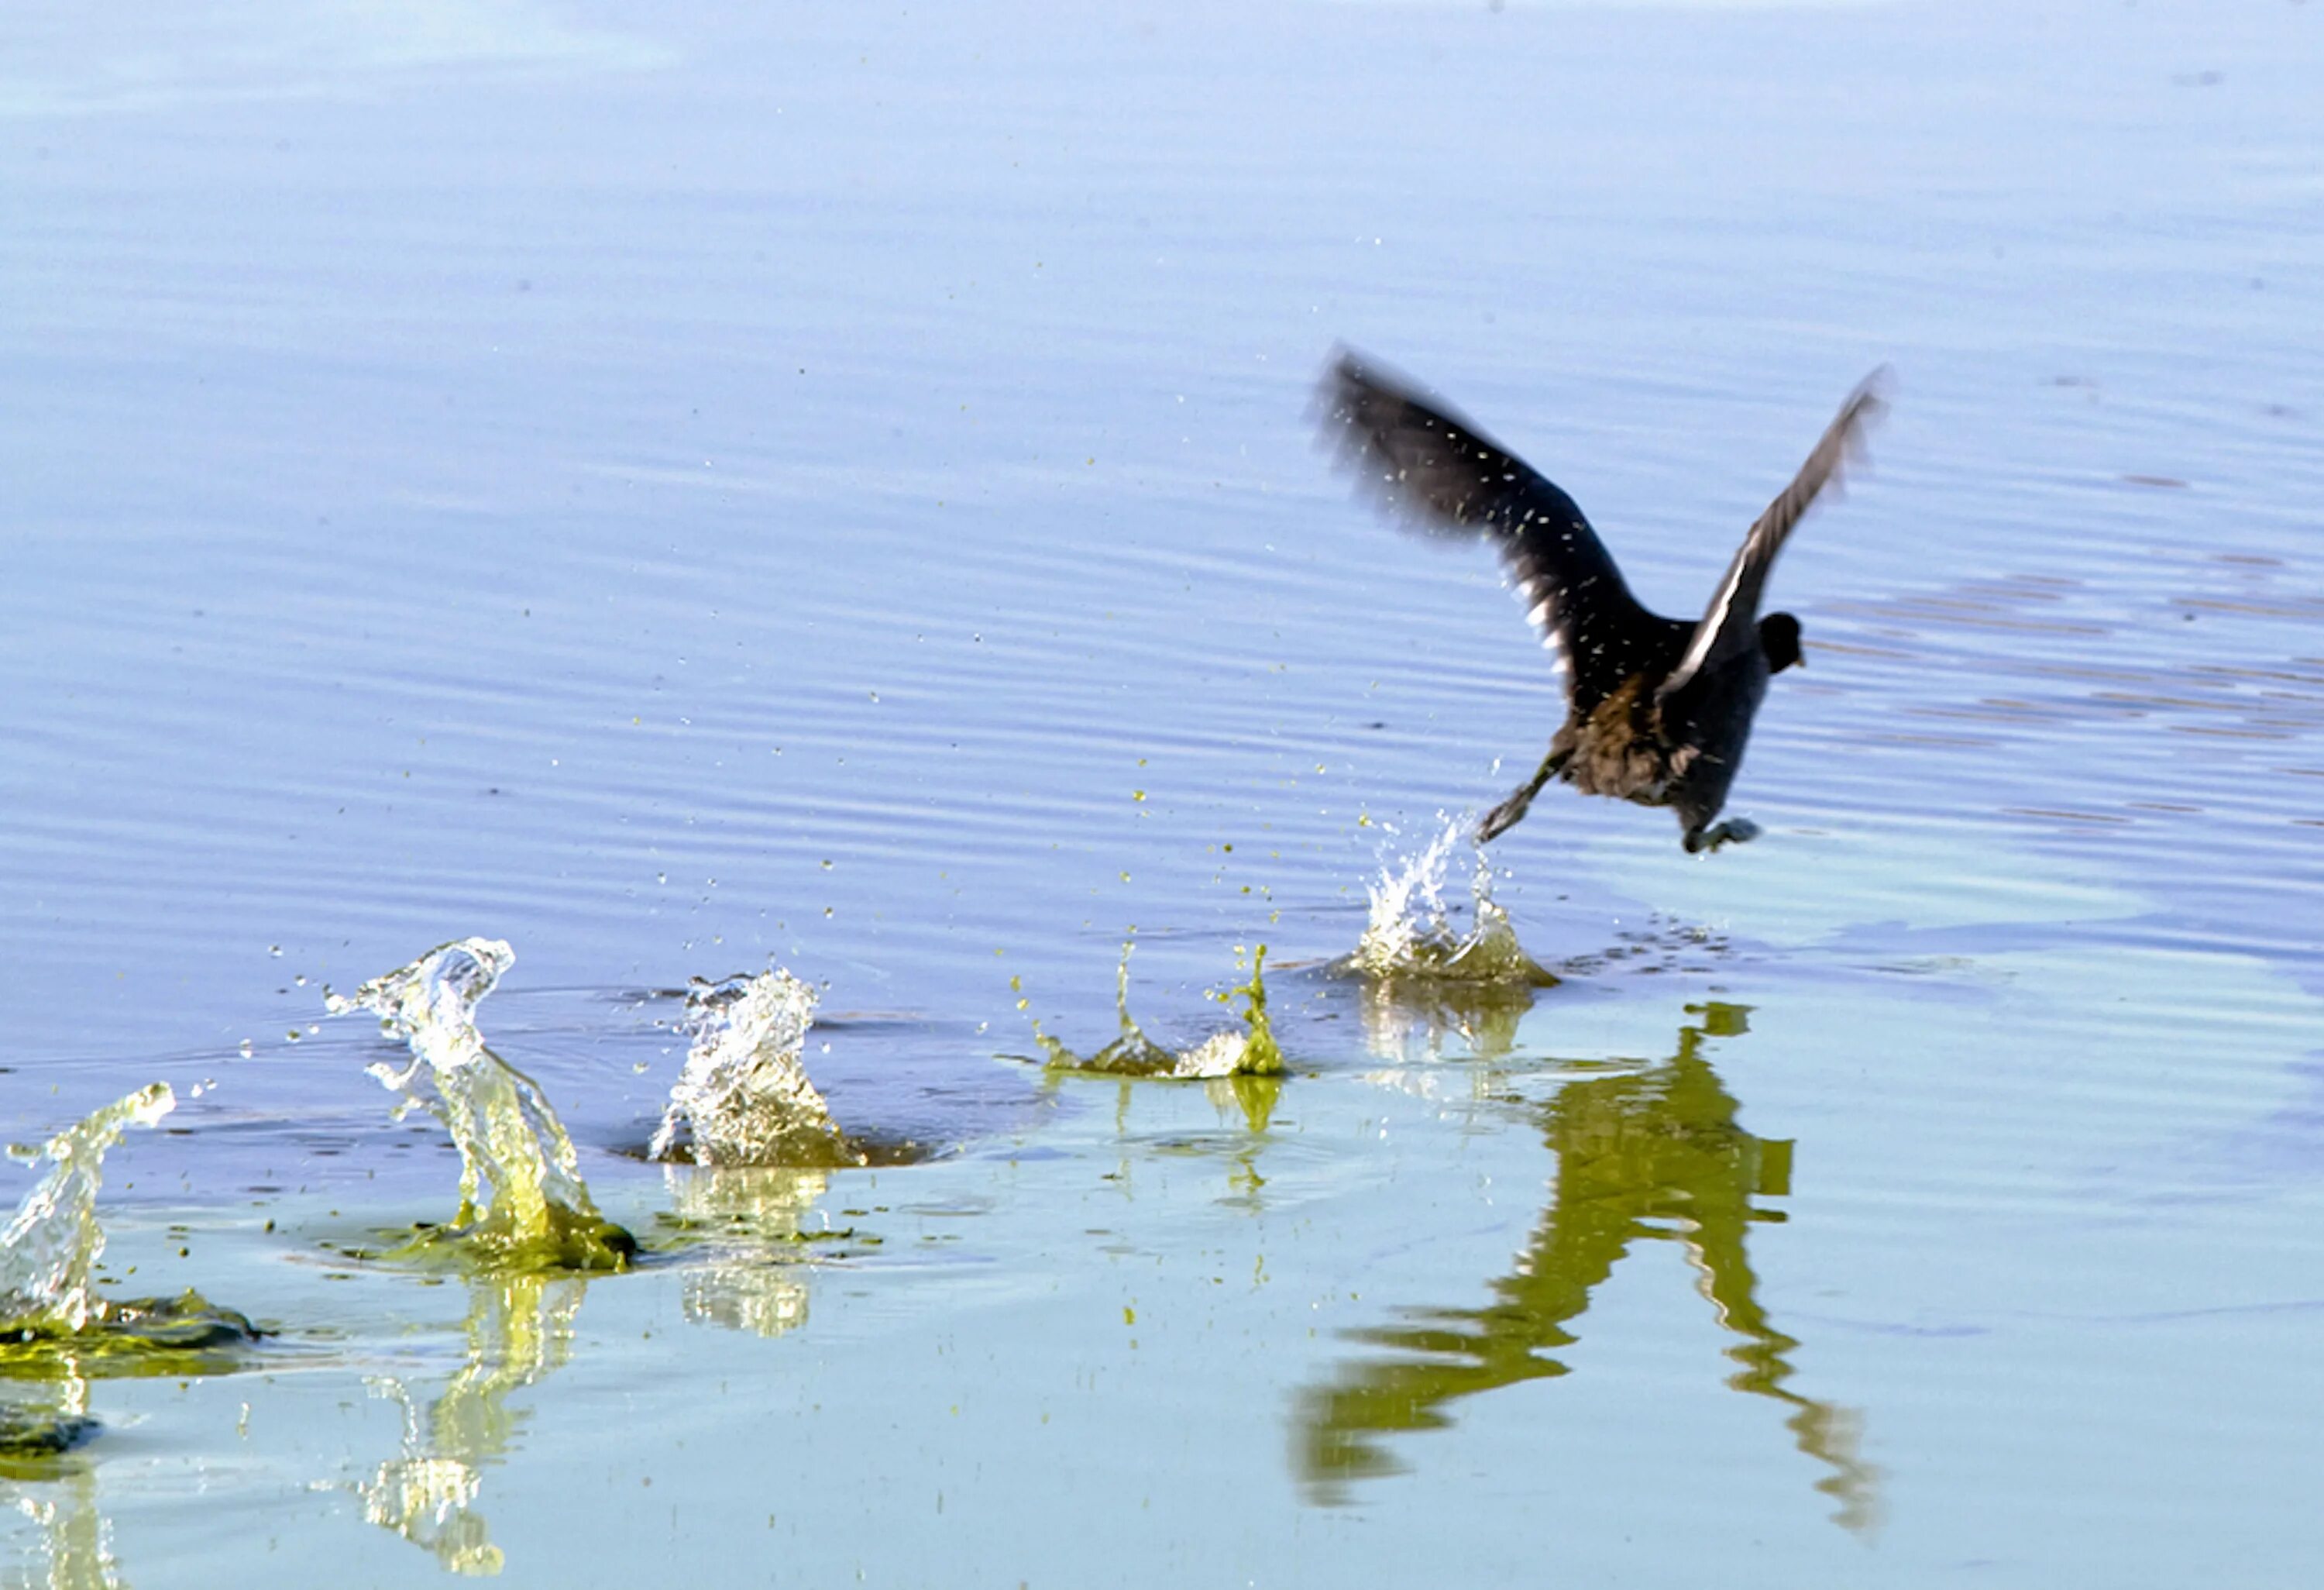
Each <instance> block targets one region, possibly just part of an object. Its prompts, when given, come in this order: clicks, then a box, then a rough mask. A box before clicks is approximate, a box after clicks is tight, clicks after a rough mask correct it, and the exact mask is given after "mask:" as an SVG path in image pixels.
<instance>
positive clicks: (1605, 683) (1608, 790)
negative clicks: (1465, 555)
mask: <svg viewBox="0 0 2324 1590" xmlns="http://www.w3.org/2000/svg"><path fill="white" fill-rule="evenodd" d="M1890 380H1891V377H1890V374H1889V372H1888V370H1887V367H1886V366H1885V365H1884V366H1882V367H1881V368H1879V369H1877V370H1875V371H1873V373H1872V374H1869V375H1867V377H1865V379H1864V380H1863V381H1862V382H1860V383H1859V384H1858V385H1857V387H1856V390H1855V391H1853V392H1851V393H1849V396H1848V401H1847V402H1843V403H1842V404H1841V405H1840V412H1839V414H1838V415H1837V416H1836V417H1835V418H1834V419H1833V420H1832V421H1831V425H1830V426H1829V427H1827V428H1826V430H1824V433H1823V436H1822V437H1821V439H1819V440H1818V441H1817V443H1816V445H1815V448H1814V450H1813V451H1812V452H1810V453H1809V454H1808V457H1807V462H1805V463H1804V464H1803V465H1801V466H1800V469H1799V472H1798V473H1797V474H1796V475H1794V476H1793V477H1792V482H1791V484H1790V485H1787V486H1785V487H1784V489H1783V490H1782V491H1781V492H1780V493H1778V494H1777V495H1776V496H1775V500H1774V501H1773V502H1771V503H1769V504H1767V508H1766V512H1765V513H1761V514H1760V515H1759V517H1758V519H1757V521H1756V522H1754V523H1753V524H1752V526H1751V528H1750V531H1749V532H1748V533H1747V534H1746V535H1745V536H1744V538H1743V544H1742V546H1741V548H1739V549H1738V550H1737V552H1736V554H1735V559H1734V561H1733V562H1732V563H1730V564H1729V566H1728V569H1727V576H1726V578H1724V579H1722V580H1721V581H1720V584H1719V588H1718V590H1717V591H1715V592H1714V593H1712V596H1711V603H1710V605H1709V606H1708V607H1706V608H1705V609H1704V610H1703V615H1702V616H1701V618H1700V619H1697V620H1694V621H1693V622H1692V623H1689V622H1686V621H1683V620H1680V619H1675V618H1665V617H1663V616H1662V615H1659V614H1656V613H1653V612H1650V611H1648V610H1647V609H1646V607H1645V606H1643V605H1640V603H1639V602H1638V600H1637V597H1635V596H1632V595H1631V594H1630V587H1628V585H1626V584H1625V583H1623V579H1622V574H1621V570H1620V569H1618V568H1616V567H1615V564H1614V559H1613V558H1612V556H1611V555H1610V554H1609V552H1608V551H1607V550H1606V547H1605V543H1604V542H1602V541H1600V540H1599V539H1598V533H1597V532H1596V531H1594V530H1592V529H1591V526H1590V522H1589V520H1588V519H1586V518H1584V517H1583V516H1582V510H1581V509H1580V508H1579V507H1578V506H1576V505H1575V504H1574V501H1573V499H1572V497H1570V496H1568V495H1566V494H1565V493H1564V492H1563V491H1561V490H1560V489H1559V488H1558V487H1557V486H1555V485H1552V484H1551V483H1550V481H1549V480H1548V479H1547V478H1546V477H1545V476H1542V475H1541V474H1540V473H1538V472H1537V471H1535V469H1534V468H1533V467H1531V466H1529V465H1527V464H1526V462H1525V461H1524V460H1523V459H1521V458H1518V457H1517V455H1516V454H1514V453H1512V452H1510V451H1508V449H1507V448H1503V447H1502V446H1501V445H1500V444H1499V442H1497V441H1494V440H1493V439H1490V438H1489V437H1488V436H1486V435H1485V433H1484V432H1483V431H1481V430H1478V429H1477V428H1476V427H1475V426H1474V425H1472V424H1471V422H1470V421H1468V420H1466V419H1465V418H1463V417H1462V416H1461V415H1460V414H1459V413H1458V412H1457V411H1454V410H1452V408H1450V407H1448V406H1446V405H1445V404H1443V403H1442V402H1439V401H1438V400H1437V399H1436V398H1434V396H1433V395H1432V394H1429V393H1426V392H1425V391H1424V390H1423V389H1421V388H1419V387H1418V386H1416V385H1415V384H1413V383H1411V382H1410V381H1408V380H1406V378H1405V377H1404V376H1402V375H1401V374H1397V373H1396V372H1394V371H1392V370H1390V369H1389V368H1388V367H1387V366H1386V365H1381V364H1379V363H1378V362H1376V361H1375V360H1372V359H1370V358H1369V357H1367V356H1364V355H1362V354H1360V353H1358V352H1356V351H1355V350H1353V349H1351V348H1348V347H1341V348H1339V349H1338V350H1336V352H1335V353H1334V355H1333V358H1332V360H1331V362H1330V364H1329V365H1327V366H1326V368H1325V371H1324V374H1323V384H1322V387H1321V390H1320V392H1319V393H1318V398H1319V405H1318V406H1319V408H1320V411H1321V415H1322V422H1323V432H1324V436H1325V439H1326V440H1327V441H1330V442H1332V443H1334V444H1335V445H1336V447H1337V448H1338V451H1339V453H1340V455H1341V460H1342V464H1343V465H1345V466H1346V467H1349V468H1351V470H1352V472H1353V473H1354V474H1355V475H1356V476H1357V477H1358V478H1359V480H1360V482H1361V483H1362V485H1363V486H1364V487H1365V488H1366V489H1367V490H1368V491H1369V493H1370V494H1371V495H1374V496H1376V497H1377V498H1379V500H1380V501H1381V502H1382V503H1383V504H1384V505H1386V506H1387V507H1388V509H1389V510H1390V511H1391V512H1392V513H1396V514H1397V515H1398V516H1400V517H1401V518H1402V519H1404V520H1405V521H1406V524H1407V526H1408V527H1409V528H1413V529H1416V530H1418V531H1420V532H1423V533H1425V534H1427V535H1430V536H1433V537H1435V538H1438V539H1447V540H1456V541H1471V540H1482V541H1489V542H1490V543H1491V544H1492V546H1493V547H1494V549H1495V550H1497V551H1498V552H1499V554H1500V557H1501V559H1502V561H1503V563H1504V564H1505V565H1506V566H1507V568H1508V573H1509V576H1510V578H1511V580H1512V581H1513V583H1514V584H1515V585H1516V587H1517V592H1518V595H1519V596H1520V597H1521V598H1522V599H1523V600H1524V602H1525V603H1526V607H1527V614H1526V616H1527V617H1528V618H1529V619H1530V620H1531V621H1532V623H1533V624H1534V625H1535V628H1537V629H1538V630H1540V631H1541V632H1542V637H1543V640H1544V642H1545V643H1546V644H1547V645H1548V646H1549V647H1550V649H1551V651H1552V652H1553V653H1554V654H1555V656H1556V657H1557V658H1558V660H1559V661H1560V663H1561V664H1562V665H1563V673H1564V676H1565V706H1566V715H1565V722H1564V724H1563V726H1561V727H1560V728H1559V729H1558V731H1557V734H1556V735H1555V737H1554V738H1553V739H1552V740H1551V742H1550V747H1549V753H1548V755H1546V756H1545V757H1544V758H1543V759H1542V763H1541V766H1540V767H1539V768H1538V769H1536V770H1535V772H1534V775H1533V777H1531V778H1530V779H1528V780H1526V781H1525V782H1524V783H1523V784H1521V785H1519V786H1518V787H1517V790H1516V791H1515V792H1514V793H1512V794H1511V795H1510V796H1509V797H1508V800H1504V801H1502V802H1501V803H1500V804H1499V805H1498V806H1496V807H1494V808H1493V809H1492V810H1491V811H1490V812H1489V813H1487V814H1486V816H1485V818H1484V820H1483V821H1482V822H1481V823H1480V824H1479V825H1478V828H1477V840H1478V843H1480V844H1485V843H1489V842H1490V841H1491V840H1493V839H1495V838H1498V837H1499V836H1501V835H1502V834H1505V833H1507V832H1508V830H1509V829H1510V828H1512V827H1516V826H1517V823H1518V821H1519V820H1521V819H1522V818H1524V817H1525V815H1526V811H1527V809H1530V808H1531V806H1532V805H1533V800H1534V797H1535V796H1536V795H1538V794H1540V793H1541V791H1542V789H1543V788H1544V786H1545V785H1546V784H1548V783H1549V781H1551V780H1553V779H1558V780H1562V781H1564V782H1566V783H1569V784H1571V785H1572V786H1573V787H1574V788H1575V789H1576V790H1580V791H1581V792H1582V793H1583V794H1585V795H1605V796H1611V797H1614V798H1616V799H1619V800H1630V801H1635V802H1637V804H1639V805H1641V806H1662V807H1668V808H1670V809H1672V810H1673V811H1674V812H1675V813H1676V814H1677V817H1678V820H1679V827H1680V830H1681V842H1682V843H1683V845H1684V846H1685V847H1686V850H1687V852H1688V854H1690V855H1693V854H1696V853H1698V852H1715V851H1717V850H1718V849H1719V848H1720V846H1723V845H1727V844H1730V843H1740V842H1742V841H1745V840H1748V839H1752V838H1756V837H1757V836H1758V832H1759V829H1758V826H1757V824H1755V823H1753V822H1752V821H1750V819H1749V818H1727V819H1725V820H1723V821H1716V820H1714V819H1716V818H1718V817H1719V813H1720V809H1721V808H1723V807H1724V806H1725V805H1726V803H1727V792H1728V790H1729V786H1730V785H1732V784H1733V783H1734V781H1735V775H1736V773H1737V772H1738V770H1739V769H1740V768H1741V766H1742V764H1743V747H1744V744H1745V742H1746V741H1748V739H1749V738H1750V735H1751V720H1752V718H1753V717H1754V716H1756V715H1757V712H1758V709H1759V703H1760V701H1761V699H1762V698H1764V697H1765V696H1766V692H1767V681H1768V679H1771V678H1772V677H1774V676H1775V675H1776V674H1779V673H1781V672H1783V671H1784V670H1785V669H1787V668H1793V667H1797V666H1802V665H1803V664H1804V662H1805V661H1806V660H1805V659H1804V658H1803V656H1802V655H1801V651H1800V621H1799V620H1798V619H1797V618H1796V617H1794V615H1791V614H1789V613H1770V614H1768V615H1766V616H1765V617H1764V618H1763V617H1761V616H1760V615H1759V603H1760V598H1761V596H1762V595H1763V594H1764V593H1765V591H1766V584H1767V576H1768V573H1769V572H1770V570H1772V569H1774V567H1775V555H1776V554H1777V553H1778V552H1780V551H1782V550H1783V548H1784V541H1785V540H1786V539H1787V538H1788V537H1789V536H1790V534H1791V532H1792V529H1793V527H1794V525H1796V524H1797V523H1798V522H1800V520H1801V518H1802V517H1803V516H1804V515H1805V514H1806V513H1807V511H1808V509H1809V508H1810V507H1812V505H1813V504H1814V503H1815V501H1816V498H1817V496H1818V495H1819V494H1821V492H1823V491H1824V490H1825V489H1826V488H1827V487H1830V486H1833V485H1837V484H1838V483H1839V481H1840V474H1841V470H1842V467H1844V466H1845V465H1847V464H1848V463H1849V462H1851V461H1855V460H1858V459H1860V458H1862V456H1863V449H1864V436H1865V432H1866V431H1867V429H1868V428H1869V426H1870V425H1871V424H1872V423H1873V421H1876V420H1877V418H1878V417H1879V416H1880V415H1881V414H1882V413H1883V412H1884V411H1886V407H1887V390H1888V387H1889V385H1890Z"/></svg>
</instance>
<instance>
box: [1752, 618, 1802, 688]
mask: <svg viewBox="0 0 2324 1590" xmlns="http://www.w3.org/2000/svg"><path fill="white" fill-rule="evenodd" d="M1759 650H1761V651H1762V652H1766V654H1767V671H1768V672H1769V673H1781V672H1783V671H1784V670H1785V669H1787V668H1790V667H1792V666H1793V665H1794V664H1795V663H1796V664H1797V665H1798V666H1800V667H1802V668H1805V667H1806V666H1807V659H1806V658H1804V657H1803V656H1801V655H1800V621H1799V620H1798V619H1796V618H1794V617H1793V616H1792V615H1790V614H1788V613H1770V614H1769V615H1767V616H1766V617H1765V618H1763V619H1761V620H1760V621H1759Z"/></svg>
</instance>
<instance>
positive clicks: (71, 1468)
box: [0, 1367, 129, 1590]
mask: <svg viewBox="0 0 2324 1590" xmlns="http://www.w3.org/2000/svg"><path fill="white" fill-rule="evenodd" d="M94 1428H95V1425H94V1421H93V1420H92V1419H90V1417H89V1411H88V1381H87V1380H85V1379H83V1378H82V1377H81V1376H80V1374H79V1373H78V1372H77V1371H76V1370H74V1369H72V1368H69V1367H68V1368H67V1369H66V1370H65V1372H64V1373H60V1374H59V1375H57V1376H55V1377H54V1378H52V1379H48V1380H45V1381H43V1382H41V1383H40V1384H39V1385H37V1386H36V1387H32V1388H29V1389H27V1390H26V1391H24V1392H23V1393H20V1394H17V1395H13V1396H11V1397H10V1399H9V1400H7V1401H6V1402H5V1403H0V1509H8V1510H11V1511H14V1512H16V1513H18V1514H20V1515H21V1516H22V1517H23V1519H24V1520H25V1521H26V1522H27V1524H29V1526H30V1528H29V1530H21V1531H20V1533H22V1534H23V1535H29V1536H30V1537H31V1539H32V1540H33V1541H34V1542H35V1543H34V1544H32V1545H31V1546H30V1547H29V1548H26V1549H24V1550H22V1551H20V1552H17V1553H16V1554H15V1555H14V1556H12V1557H9V1558H8V1560H7V1561H6V1562H5V1564H0V1590H126V1586H127V1585H128V1583H129V1581H128V1580H127V1579H126V1578H124V1576H122V1572H121V1565H120V1564H119V1563H117V1562H115V1560H114V1556H113V1526H112V1525H111V1523H109V1522H108V1521H106V1517H105V1514H104V1513H103V1512H102V1511H100V1510H99V1509H98V1507H97V1470H96V1466H95V1465H93V1464H91V1463H89V1462H88V1461H87V1460H86V1459H84V1458H82V1457H79V1456H75V1455H74V1454H73V1452H72V1448H73V1447H75V1446H76V1445H78V1443H79V1442H80V1441H82V1440H84V1439H86V1438H88V1434H89V1433H91V1432H93V1430H94ZM10 1545H11V1537H10V1535H9V1534H8V1533H7V1532H6V1531H5V1530H0V1555H5V1554H6V1553H7V1552H8V1550H9V1548H10Z"/></svg>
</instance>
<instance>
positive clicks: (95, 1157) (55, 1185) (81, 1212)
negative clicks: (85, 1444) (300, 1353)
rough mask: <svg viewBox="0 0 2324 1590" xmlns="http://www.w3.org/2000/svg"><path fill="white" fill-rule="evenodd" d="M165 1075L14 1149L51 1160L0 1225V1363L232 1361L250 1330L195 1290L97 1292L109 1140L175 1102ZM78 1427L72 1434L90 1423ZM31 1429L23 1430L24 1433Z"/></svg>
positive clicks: (50, 1373)
mask: <svg viewBox="0 0 2324 1590" xmlns="http://www.w3.org/2000/svg"><path fill="white" fill-rule="evenodd" d="M177 1104H178V1098H177V1095H176V1094H174V1093H172V1092H171V1089H170V1085H169V1084H168V1083H166V1082H156V1083H154V1084H153V1085H152V1086H149V1087H142V1088H139V1089H138V1090H137V1091H136V1092H135V1093H133V1094H129V1095H126V1096H124V1097H122V1098H119V1099H115V1101H114V1102H113V1103H111V1104H109V1105H106V1106H105V1107H104V1108H103V1109H101V1110H97V1111H94V1112H92V1113H91V1114H89V1116H88V1118H87V1119H86V1120H84V1121H82V1122H81V1123H79V1124H78V1125H76V1126H73V1127H70V1128H69V1129H68V1130H66V1131H63V1132H59V1133H57V1135H56V1136H54V1137H52V1138H51V1139H50V1140H49V1141H48V1142H46V1143H44V1144H42V1145H40V1146H38V1147H32V1146H28V1145H23V1144H18V1145H15V1146H12V1147H11V1148H10V1149H9V1151H8V1155H9V1158H11V1159H14V1160H21V1161H23V1162H24V1163H28V1164H32V1165H42V1164H45V1165H46V1166H47V1167H48V1171H47V1173H46V1174H45V1175H43V1176H42V1178H41V1179H40V1181H39V1182H38V1183H37V1184H36V1185H35V1186H34V1187H33V1188H32V1191H31V1192H29V1193H27V1194H25V1195H24V1201H23V1203H22V1204H20V1205H19V1206H17V1208H16V1213H15V1215H14V1216H13V1217H12V1218H11V1219H10V1220H9V1222H8V1224H7V1225H6V1226H5V1228H0V1375H7V1376H10V1377H31V1378H34V1379H41V1378H53V1377H56V1376H59V1375H63V1376H66V1377H77V1376H78V1374H79V1373H81V1371H82V1370H83V1369H85V1368H86V1369H88V1370H90V1371H91V1372H95V1373H115V1374H138V1373H147V1374H173V1373H204V1372H207V1371H209V1370H212V1369H222V1368H226V1367H229V1366H230V1364H229V1363H228V1361H226V1360H223V1359H219V1358H217V1356H216V1354H217V1350H218V1349H221V1348H225V1347H227V1346H229V1345H234V1344H238V1343H242V1342H247V1341H250V1340H253V1339H254V1338H255V1337H256V1336H257V1335H258V1332H257V1330H256V1329H255V1328H254V1327H253V1326H252V1325H251V1323H250V1321H249V1320H247V1319H245V1318H244V1317H242V1316H241V1315H239V1314H236V1313H235V1312H234V1311H233V1310H232V1309H230V1308H217V1307H215V1306H214V1305H212V1304H210V1303H208V1302H206V1301H205V1300H204V1299H202V1298H201V1297H199V1296H198V1294H196V1293H193V1292H190V1291H189V1292H187V1293H185V1294H184V1295H183V1296H181V1297H177V1298H130V1299H115V1298H106V1297H104V1296H101V1295H100V1294H99V1293H98V1292H97V1289H96V1283H95V1278H96V1273H97V1260H98V1259H99V1258H100V1257H101V1256H102V1255H103V1254H104V1253H105V1227H104V1226H103V1225H100V1224H99V1223H98V1221H97V1191H98V1189H99V1188H100V1187H101V1186H102V1185H103V1181H104V1165H105V1155H106V1151H107V1150H109V1149H110V1148H112V1147H113V1145H114V1144H115V1143H116V1142H120V1141H121V1138H122V1134H123V1133H124V1132H127V1131H128V1130H129V1128H131V1127H132V1126H147V1127H150V1126H152V1125H153V1124H155V1123H157V1122H159V1121H161V1118H162V1117H163V1116H165V1115H167V1114H169V1113H170V1112H171V1110H173V1109H175V1108H176V1107H177ZM93 1431H94V1426H93V1424H89V1425H82V1426H77V1427H74V1428H73V1429H72V1431H71V1434H72V1437H73V1439H75V1440H78V1439H82V1438H85V1437H87V1436H88V1435H89V1434H91V1433H93ZM26 1438H28V1439H29V1438H30V1437H26Z"/></svg>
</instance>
